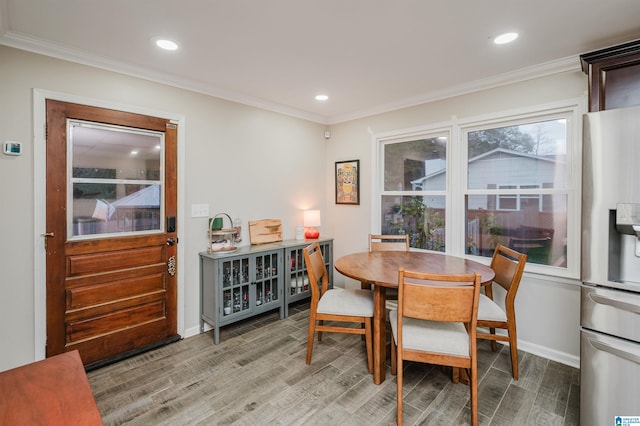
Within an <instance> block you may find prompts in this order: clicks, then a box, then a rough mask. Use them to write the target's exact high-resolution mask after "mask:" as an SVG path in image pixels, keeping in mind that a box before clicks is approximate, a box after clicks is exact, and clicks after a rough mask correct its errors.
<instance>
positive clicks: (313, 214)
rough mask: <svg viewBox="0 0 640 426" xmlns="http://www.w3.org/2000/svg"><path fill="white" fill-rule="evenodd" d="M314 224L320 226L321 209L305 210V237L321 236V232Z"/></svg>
mask: <svg viewBox="0 0 640 426" xmlns="http://www.w3.org/2000/svg"><path fill="white" fill-rule="evenodd" d="M314 226H320V210H305V211H304V227H305V231H304V237H305V238H308V239H315V238H318V237H319V236H320V232H318V230H317V229H316V228H314Z"/></svg>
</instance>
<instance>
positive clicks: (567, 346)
mask: <svg viewBox="0 0 640 426" xmlns="http://www.w3.org/2000/svg"><path fill="white" fill-rule="evenodd" d="M586 87H587V78H586V75H584V74H583V73H581V72H580V71H574V72H567V73H562V74H556V75H552V76H547V77H544V78H539V79H534V80H529V81H525V82H521V83H517V84H511V85H509V86H505V87H498V88H494V89H490V90H485V91H481V92H477V93H473V94H469V95H465V96H458V97H455V98H449V99H445V100H441V101H437V102H431V103H428V104H424V105H419V106H415V107H412V108H406V109H403V110H400V111H394V112H389V113H385V114H380V115H376V116H372V117H367V118H363V119H359V120H353V121H350V122H346V123H340V124H336V125H333V126H331V139H330V140H329V141H328V143H327V162H328V164H327V199H328V200H329V205H328V214H329V220H331V225H332V226H331V229H330V233H331V235H333V236H334V237H335V250H334V256H335V257H336V258H337V257H340V256H342V255H345V254H347V253H351V252H354V251H363V250H366V249H367V241H366V235H367V233H369V232H378V231H379V230H377V229H372V213H371V205H372V202H373V200H372V199H371V194H372V176H373V175H372V167H375V165H374V164H373V163H372V162H373V161H374V160H373V153H374V142H373V139H372V138H373V135H379V134H384V133H386V132H392V131H400V130H402V129H410V128H414V127H420V126H426V125H430V124H435V123H441V122H445V121H448V120H450V119H451V118H452V116H456V117H457V118H459V119H464V118H468V117H474V116H480V115H485V114H489V113H496V112H500V111H507V110H511V109H518V108H523V107H526V106H530V105H543V104H548V103H552V102H556V101H562V100H567V99H574V98H578V97H583V96H586V93H585V90H586ZM353 159H359V160H360V167H361V171H360V180H361V184H362V195H361V203H360V205H359V206H344V205H336V204H335V203H332V202H331V196H332V192H331V191H332V188H333V186H332V185H333V179H334V178H333V174H332V170H333V163H334V162H335V161H343V160H353ZM374 214H378V213H377V212H375V213H374ZM571 219H573V220H580V218H570V220H571ZM549 280H550V278H549V277H540V276H538V277H536V276H533V275H531V274H528V273H525V277H524V279H523V281H522V283H521V285H520V289H519V292H518V297H517V299H516V312H517V315H518V340H519V342H520V349H523V350H526V351H530V352H533V353H536V354H540V355H543V356H546V357H549V358H552V359H555V360H558V361H560V362H563V363H565V364H569V365H573V366H576V367H577V366H578V364H579V356H580V343H579V320H580V293H579V287H578V282H577V281H571V280H567V279H553V278H551V281H549ZM335 281H336V284H337V285H341V286H347V287H352V286H358V285H359V284H358V283H355V282H353V280H351V279H349V278H346V277H343V276H342V275H340V274H339V273H336V274H335Z"/></svg>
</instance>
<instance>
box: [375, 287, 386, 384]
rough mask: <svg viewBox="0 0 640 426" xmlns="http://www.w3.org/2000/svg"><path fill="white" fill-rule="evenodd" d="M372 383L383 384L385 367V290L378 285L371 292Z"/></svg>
mask: <svg viewBox="0 0 640 426" xmlns="http://www.w3.org/2000/svg"><path fill="white" fill-rule="evenodd" d="M373 306H374V307H373V383H375V384H376V385H379V384H381V383H382V382H384V379H385V376H386V372H387V365H386V359H387V354H386V347H387V341H386V340H387V337H386V334H387V330H386V328H387V327H386V324H385V317H386V315H385V314H386V312H385V309H386V308H385V288H384V287H382V286H379V285H376V286H374V290H373Z"/></svg>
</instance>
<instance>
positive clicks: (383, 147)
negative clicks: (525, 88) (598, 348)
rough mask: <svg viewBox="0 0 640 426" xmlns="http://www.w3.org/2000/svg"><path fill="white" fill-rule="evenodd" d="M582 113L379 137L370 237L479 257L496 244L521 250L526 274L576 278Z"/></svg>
mask: <svg viewBox="0 0 640 426" xmlns="http://www.w3.org/2000/svg"><path fill="white" fill-rule="evenodd" d="M581 111H582V103H581V101H572V102H566V103H564V104H563V105H560V106H558V105H554V106H544V107H539V108H532V109H530V110H528V111H521V112H517V113H516V112H508V113H504V114H499V115H498V114H494V115H492V116H490V117H489V116H488V117H483V118H478V119H467V120H464V121H463V120H454V121H451V122H448V123H445V124H442V123H441V124H439V126H438V127H437V128H428V127H425V128H424V129H423V130H415V129H413V130H412V131H411V132H410V133H409V132H406V133H403V132H398V133H395V134H392V133H390V134H387V135H380V136H377V137H376V139H375V143H376V145H377V150H376V152H377V156H378V158H377V164H378V170H379V171H380V176H383V179H381V180H380V182H378V185H377V193H378V195H379V196H378V197H376V198H377V199H378V200H379V204H378V205H377V206H376V207H375V209H376V210H377V212H379V213H378V214H379V226H377V225H374V229H373V231H374V232H381V233H390V234H402V233H406V234H409V235H410V237H411V238H410V239H411V247H412V248H414V249H423V250H435V251H442V252H447V253H450V254H456V255H469V256H480V257H484V258H489V257H491V255H492V254H493V251H494V249H495V247H496V245H497V244H503V245H505V246H508V247H511V248H513V249H515V250H517V251H520V252H524V253H527V254H528V256H529V259H528V263H529V264H530V265H529V266H528V270H529V271H533V272H539V273H543V274H550V275H556V276H566V277H572V278H576V277H577V274H578V271H579V265H578V262H579V249H580V244H579V229H580V228H579V227H580V223H579V218H580V162H579V161H580V152H581V151H580V146H581V145H580V143H579V142H580V137H581V132H580V125H581V117H580V114H581ZM375 217H376V214H374V218H375ZM376 228H378V229H376Z"/></svg>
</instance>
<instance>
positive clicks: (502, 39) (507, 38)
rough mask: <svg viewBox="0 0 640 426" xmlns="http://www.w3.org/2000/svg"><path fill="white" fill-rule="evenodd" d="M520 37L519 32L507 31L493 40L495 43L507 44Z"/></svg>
mask: <svg viewBox="0 0 640 426" xmlns="http://www.w3.org/2000/svg"><path fill="white" fill-rule="evenodd" d="M517 38H518V33H505V34H501V35H499V36H498V37H496V38H495V39H494V40H493V42H494V43H495V44H505V43H511V42H512V41H513V40H515V39H517Z"/></svg>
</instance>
